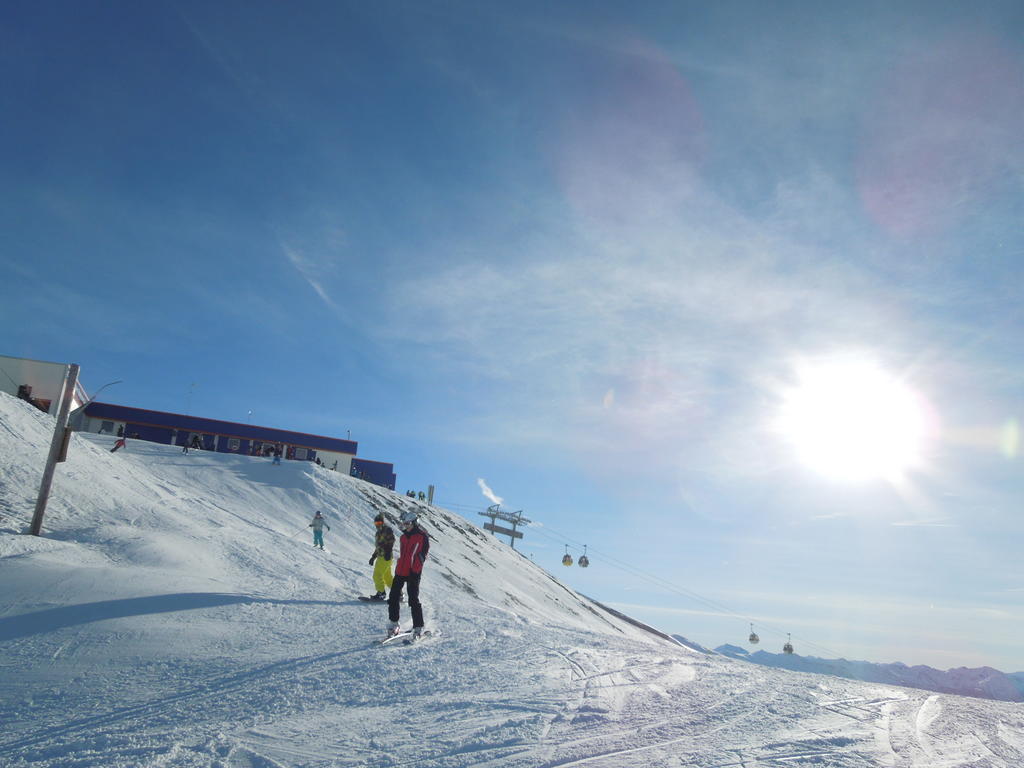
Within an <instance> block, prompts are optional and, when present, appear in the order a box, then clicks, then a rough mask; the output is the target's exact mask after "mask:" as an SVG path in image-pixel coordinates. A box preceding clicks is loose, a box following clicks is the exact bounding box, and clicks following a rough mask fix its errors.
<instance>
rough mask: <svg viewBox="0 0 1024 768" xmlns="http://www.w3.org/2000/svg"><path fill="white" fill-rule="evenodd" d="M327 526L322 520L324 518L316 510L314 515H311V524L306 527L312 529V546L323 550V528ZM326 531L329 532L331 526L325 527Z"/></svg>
mask: <svg viewBox="0 0 1024 768" xmlns="http://www.w3.org/2000/svg"><path fill="white" fill-rule="evenodd" d="M325 525H327V521H326V520H324V516H323V515H322V514H321V513H320V510H319V509H318V510H317V511H316V514H315V515H313V522H311V523H310V524H309V525H307V526H306V527H307V528H312V529H313V546H314V547H320V549H323V548H324V526H325ZM327 530H328V531H329V530H331V526H329V525H327Z"/></svg>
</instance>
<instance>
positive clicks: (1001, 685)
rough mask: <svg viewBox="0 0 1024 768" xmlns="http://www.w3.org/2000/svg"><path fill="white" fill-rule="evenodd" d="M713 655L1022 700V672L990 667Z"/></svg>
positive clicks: (729, 648) (724, 650)
mask: <svg viewBox="0 0 1024 768" xmlns="http://www.w3.org/2000/svg"><path fill="white" fill-rule="evenodd" d="M715 652H716V653H719V654H721V655H722V656H728V657H729V658H732V659H739V660H741V661H749V662H751V663H753V664H760V665H762V666H765V667H775V668H777V669H790V670H793V671H795V672H813V673H816V674H819V675H834V676H836V677H845V678H847V679H849V680H862V681H864V682H868V683H884V684H886V685H903V686H906V687H908V688H921V689H923V690H926V691H935V692H937V693H952V694H957V695H959V696H974V697H975V698H980V699H995V700H996V701H1024V672H1014V673H1012V674H1007V673H1005V672H1000V671H999V670H998V669H992V667H979V668H977V669H968V668H967V667H958V668H957V669H950V670H947V671H945V672H943V671H941V670H938V669H934V668H932V667H926V666H923V665H919V666H915V667H908V666H907V665H906V664H902V663H900V662H895V663H892V664H875V663H872V662H870V661H847V660H846V659H819V658H816V657H814V656H798V655H796V654H792V655H789V654H785V653H768V652H767V651H756V652H754V653H750V652H749V651H747V650H746V649H745V648H740V647H738V646H735V645H720V646H718V647H717V648H715Z"/></svg>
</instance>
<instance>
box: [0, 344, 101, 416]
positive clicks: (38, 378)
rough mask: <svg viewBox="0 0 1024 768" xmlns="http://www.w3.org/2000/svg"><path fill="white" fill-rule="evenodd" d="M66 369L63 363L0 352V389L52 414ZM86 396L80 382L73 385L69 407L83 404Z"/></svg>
mask: <svg viewBox="0 0 1024 768" xmlns="http://www.w3.org/2000/svg"><path fill="white" fill-rule="evenodd" d="M67 370H68V365H67V363H48V362H46V361H44V360H28V359H26V358H23V357H5V356H4V355H0V391H2V392H6V393H7V394H9V395H14V397H18V398H21V399H22V400H25V401H27V402H30V403H32V405H34V406H35V407H36V408H38V409H39V410H41V411H43V412H44V413H49V414H52V415H54V416H56V415H57V411H58V409H59V408H60V398H61V395H62V394H63V391H64V376H65V375H66V374H67ZM86 399H87V398H86V396H85V390H84V389H82V385H81V384H77V385H76V386H75V392H74V395H73V400H72V403H71V408H72V410H73V409H75V408H77V407H78V406H80V405H82V404H83V403H85V401H86Z"/></svg>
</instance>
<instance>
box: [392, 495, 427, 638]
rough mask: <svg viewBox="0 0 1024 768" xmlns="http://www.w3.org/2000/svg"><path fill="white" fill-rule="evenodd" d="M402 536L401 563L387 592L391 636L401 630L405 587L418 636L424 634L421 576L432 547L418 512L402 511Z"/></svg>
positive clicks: (414, 630) (413, 627)
mask: <svg viewBox="0 0 1024 768" xmlns="http://www.w3.org/2000/svg"><path fill="white" fill-rule="evenodd" d="M400 520H401V523H400V524H401V527H402V538H401V539H399V554H398V564H397V565H396V566H395V578H394V580H393V581H392V582H391V594H390V595H388V619H389V620H390V623H389V624H388V637H391V636H393V635H397V634H400V633H401V631H402V630H401V627H400V626H399V624H398V617H399V602H400V601H401V599H402V587H405V590H406V595H407V597H408V598H409V611H410V612H411V613H412V634H413V638H414V639H415V638H418V637H419V636H420V635H421V634H422V633H423V606H422V605H420V577H421V576H422V575H423V564H424V563H425V562H426V561H427V553H428V552H429V550H430V537H429V536H427V533H426V531H424V530H423V529H422V528H420V527H419V524H418V522H417V520H416V513H415V512H413V511H412V510H411V509H407V510H406V511H405V512H403V513H402V517H401V518H400Z"/></svg>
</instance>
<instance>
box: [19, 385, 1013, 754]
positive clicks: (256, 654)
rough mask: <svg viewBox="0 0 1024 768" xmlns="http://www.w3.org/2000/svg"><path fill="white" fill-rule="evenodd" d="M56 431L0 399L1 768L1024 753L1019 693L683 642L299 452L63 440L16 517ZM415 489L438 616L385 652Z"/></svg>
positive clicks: (471, 531) (469, 527) (465, 529)
mask: <svg viewBox="0 0 1024 768" xmlns="http://www.w3.org/2000/svg"><path fill="white" fill-rule="evenodd" d="M52 430H53V420H52V418H51V417H48V416H46V415H45V414H42V413H39V412H38V411H36V410H34V409H33V408H32V407H31V406H29V405H28V404H26V403H23V402H21V401H18V400H15V399H14V398H11V397H9V396H7V395H2V394H0V515H2V519H0V583H2V585H3V592H2V598H0V765H2V766H10V767H12V768H22V767H25V768H27V767H29V766H31V768H58V767H59V768H84V767H86V766H97V767H102V768H118V767H122V766H153V767H154V768H156V767H158V766H159V767H161V768H193V767H195V768H243V767H246V768H277V767H279V766H416V767H417V768H429V767H432V766H437V767H438V768H440V767H441V766H444V767H446V768H449V767H450V768H458V767H461V766H466V767H468V766H474V767H477V766H517V767H522V768H541V767H544V768H554V767H555V766H587V767H588V768H600V767H602V766H603V767H605V768H608V767H610V766H700V767H701V768H712V767H715V768H724V767H725V766H737V767H743V768H763V767H765V766H800V765H814V766H850V767H851V768H864V766H915V767H919V768H939V767H940V766H978V767H980V766H986V767H987V768H993V767H999V766H1006V767H1007V768H1011V767H1012V768H1019V766H1021V765H1024V708H1022V706H1021V705H1020V704H1012V703H1002V702H991V701H983V700H978V699H970V698H963V697H958V696H949V695H935V694H931V693H929V692H925V691H919V690H914V689H909V688H898V687H893V686H887V685H881V684H870V683H862V682H854V681H849V680H842V679H838V678H834V677H825V676H821V675H813V674H805V673H800V672H791V671H785V670H775V669H769V668H764V667H758V666H753V665H750V664H747V663H743V662H739V661H734V660H731V659H727V658H724V657H721V656H716V655H709V654H704V653H700V652H698V651H695V650H693V649H690V648H686V647H683V646H681V645H679V644H678V643H675V642H673V641H671V640H670V639H667V638H665V637H662V636H659V635H657V634H653V633H651V632H648V631H645V630H644V629H642V628H640V627H637V626H634V625H633V624H631V623H629V622H627V621H623V620H622V619H620V618H618V617H616V616H614V615H613V614H611V613H608V612H606V611H604V610H602V609H601V608H600V607H599V606H597V605H595V604H594V603H592V602H590V601H588V600H587V599H586V598H583V597H581V596H579V595H578V594H576V593H574V592H573V591H571V590H569V589H568V588H566V587H564V586H562V585H561V584H560V583H559V582H558V581H557V580H556V579H555V578H553V577H552V576H551V575H549V574H547V573H546V572H545V571H543V570H542V569H540V568H538V567H537V566H535V565H534V564H532V563H531V562H530V561H528V560H526V559H525V558H522V557H521V556H520V555H518V554H517V553H515V552H514V551H513V550H511V549H509V548H508V547H507V546H505V545H504V544H502V543H500V542H499V541H497V540H496V539H494V538H493V537H491V536H490V535H488V534H485V533H484V532H483V531H481V530H480V529H478V528H477V527H476V526H474V525H473V524H471V523H469V522H467V521H466V520H464V519H462V518H460V517H459V516H457V515H455V514H452V513H451V512H448V511H446V510H442V509H437V508H429V507H426V506H425V505H422V504H421V503H419V502H416V501H414V500H412V499H408V498H406V497H404V496H400V495H396V494H395V493H393V492H391V491H387V490H383V489H380V488H377V487H375V486H372V485H368V484H366V483H363V482H361V481H358V480H354V479H352V478H349V477H346V476H343V475H340V474H337V473H334V472H329V471H327V470H324V469H321V468H319V467H316V466H314V465H310V464H308V463H303V462H285V463H284V464H282V465H281V466H273V465H271V464H270V462H269V460H267V459H256V458H250V457H244V456H232V455H224V454H212V453H205V452H190V453H188V454H183V453H182V452H181V450H180V449H178V448H174V447H171V446H164V445H156V444H152V443H145V442H139V441H131V440H129V442H128V446H127V448H126V449H124V450H121V451H119V452H117V453H110V450H109V449H110V447H111V446H112V443H113V438H110V437H102V436H100V437H98V436H85V435H76V436H75V438H74V440H73V442H72V444H71V450H70V456H69V459H68V461H67V462H66V463H64V464H61V465H59V467H58V469H57V473H56V480H55V482H54V488H53V494H52V497H51V501H50V505H49V510H48V513H47V517H46V525H45V528H44V533H45V536H44V537H42V538H36V537H31V536H26V535H23V534H22V533H21V532H22V531H23V530H24V529H25V528H26V526H27V525H28V523H29V521H30V518H31V514H32V509H33V505H34V500H35V496H36V493H37V490H38V484H39V479H40V477H41V474H42V467H43V462H44V460H45V456H46V452H47V449H48V446H49V441H50V436H51V434H52ZM409 508H414V509H416V510H417V511H419V512H420V515H421V519H422V521H423V526H424V528H425V529H426V530H428V531H429V532H430V534H431V535H432V537H433V543H432V545H431V556H430V559H429V560H428V562H427V566H426V570H425V572H424V577H423V585H422V600H423V602H424V605H425V610H426V623H427V626H428V627H434V628H436V629H438V630H440V634H439V635H438V636H435V637H432V638H430V639H427V640H424V641H422V642H421V643H418V644H413V645H411V646H405V645H402V644H400V643H399V644H397V645H393V646H381V645H380V644H379V643H378V642H376V640H377V639H379V638H380V637H382V636H383V630H384V625H385V620H386V616H385V613H386V609H385V608H384V606H382V605H378V604H373V603H364V602H361V601H359V600H358V599H357V598H358V596H359V595H366V594H369V593H370V592H372V591H373V587H372V583H371V580H370V573H371V569H370V567H369V565H368V564H367V561H368V559H369V556H370V553H371V552H372V549H373V544H372V537H373V526H372V523H371V521H372V518H373V516H374V514H376V513H377V512H378V511H384V512H385V513H386V514H387V515H389V516H390V518H391V519H394V518H395V516H396V515H397V514H398V513H399V512H400V511H402V510H405V509H409ZM317 509H320V510H323V511H324V514H325V515H326V517H327V520H328V524H329V525H330V526H331V528H330V530H329V531H326V532H325V539H326V544H327V550H326V551H320V550H314V549H313V547H312V546H311V535H310V532H309V529H308V528H307V527H306V526H307V524H308V522H309V520H310V518H311V517H312V515H313V513H314V512H315V511H316V510H317ZM598 597H599V596H598ZM402 619H403V625H404V626H408V625H409V623H410V621H409V615H408V610H407V606H403V616H402Z"/></svg>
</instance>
